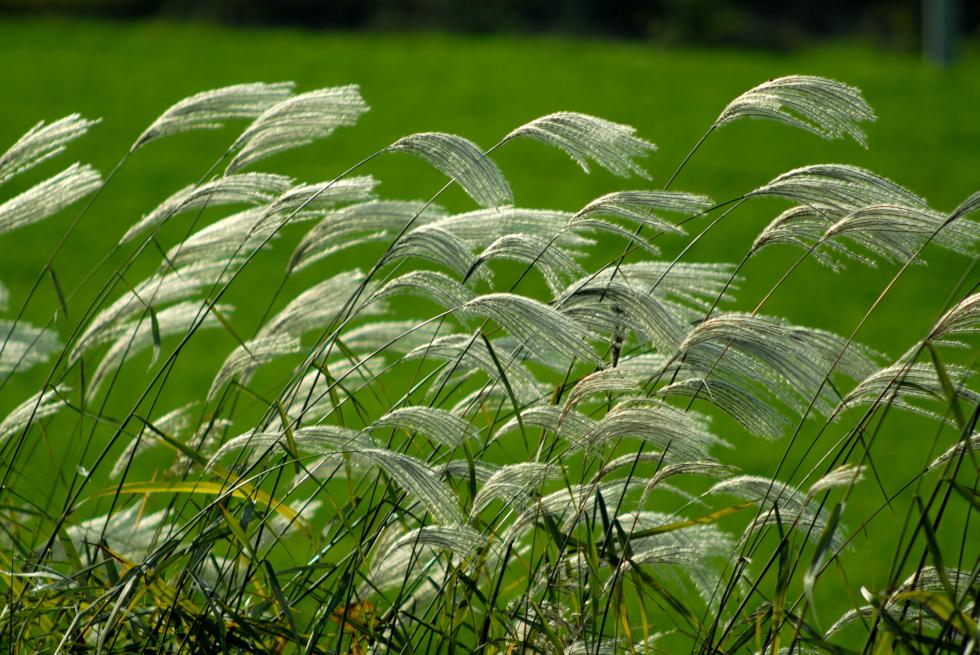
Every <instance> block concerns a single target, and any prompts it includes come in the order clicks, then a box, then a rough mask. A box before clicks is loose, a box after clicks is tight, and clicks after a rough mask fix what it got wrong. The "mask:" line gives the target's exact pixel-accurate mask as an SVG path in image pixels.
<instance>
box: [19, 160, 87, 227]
mask: <svg viewBox="0 0 980 655" xmlns="http://www.w3.org/2000/svg"><path fill="white" fill-rule="evenodd" d="M101 186H102V176H101V175H99V172H98V171H97V170H95V169H94V168H92V167H91V166H89V165H88V164H85V165H82V164H78V163H76V164H72V165H71V166H69V167H68V168H66V169H65V170H63V171H61V172H60V173H58V174H57V175H53V176H52V177H49V178H48V179H46V180H44V181H43V182H39V183H38V184H36V185H34V186H32V187H31V188H30V189H28V190H27V191H24V192H23V193H20V194H18V195H16V196H14V197H13V198H11V199H10V200H7V201H6V202H4V203H3V204H0V234H3V233H4V232H9V231H11V230H14V229H17V228H19V227H23V226H25V225H31V224H32V223H37V222H38V221H42V220H44V219H45V218H48V217H49V216H51V215H53V214H56V213H58V212H59V211H61V210H62V209H64V208H65V207H67V206H68V205H71V204H73V203H75V202H76V201H78V200H80V199H81V198H84V197H85V196H87V195H89V194H90V193H93V192H94V191H96V190H97V189H98V188H99V187H101Z"/></svg>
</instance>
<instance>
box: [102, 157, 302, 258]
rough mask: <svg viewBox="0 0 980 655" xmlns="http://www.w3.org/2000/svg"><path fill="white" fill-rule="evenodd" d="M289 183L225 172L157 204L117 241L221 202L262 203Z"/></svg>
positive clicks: (276, 178) (266, 175)
mask: <svg viewBox="0 0 980 655" xmlns="http://www.w3.org/2000/svg"><path fill="white" fill-rule="evenodd" d="M291 186H292V180H291V179H290V178H288V177H285V176H283V175H272V174H270V173H244V174H242V175H227V176H225V177H219V178H217V179H214V180H212V181H210V182H205V183H204V184H192V185H190V186H187V187H184V188H183V189H181V190H180V191H178V192H176V193H174V194H173V195H172V196H170V197H169V198H167V199H166V200H164V201H163V202H162V203H160V204H159V205H158V206H157V207H156V208H155V209H154V210H153V211H151V212H149V213H148V214H146V215H144V216H143V217H142V218H141V219H140V220H138V221H137V222H136V223H135V224H133V226H132V227H130V228H129V229H128V230H126V233H125V234H123V236H122V238H121V239H120V240H119V243H121V244H123V243H129V242H130V241H132V240H133V239H135V238H136V237H137V236H139V235H140V234H141V233H143V232H145V231H146V230H148V229H149V228H152V227H156V226H158V225H160V224H162V223H163V222H165V221H168V220H170V218H171V217H173V216H176V215H177V214H180V213H183V212H187V211H191V210H194V209H203V208H204V207H216V206H221V205H237V204H245V205H264V204H266V203H269V202H271V201H272V200H274V199H275V198H276V197H277V196H279V194H281V193H283V192H285V191H286V190H287V189H289V188H290V187H291Z"/></svg>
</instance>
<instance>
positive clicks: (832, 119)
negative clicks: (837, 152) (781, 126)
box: [712, 75, 875, 146]
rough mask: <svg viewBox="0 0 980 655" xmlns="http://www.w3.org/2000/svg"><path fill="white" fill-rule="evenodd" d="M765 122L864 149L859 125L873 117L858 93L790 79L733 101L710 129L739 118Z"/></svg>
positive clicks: (817, 80) (820, 80)
mask: <svg viewBox="0 0 980 655" xmlns="http://www.w3.org/2000/svg"><path fill="white" fill-rule="evenodd" d="M742 117H750V118H768V119H771V120H775V121H779V122H781V123H786V124H788V125H791V126H793V127H798V128H801V129H804V130H807V131H808V132H813V133H814V134H817V135H820V136H822V137H824V138H826V139H840V138H843V137H845V136H849V137H851V138H852V139H854V140H855V141H857V142H858V143H860V144H861V145H862V146H866V145H867V144H866V141H865V134H864V131H863V130H862V129H861V123H864V122H869V121H873V120H874V119H875V114H874V112H873V111H872V109H871V107H870V106H869V105H868V103H867V102H865V100H864V98H863V97H862V95H861V92H860V91H859V90H858V89H856V88H854V87H852V86H848V85H846V84H842V83H840V82H836V81H834V80H828V79H827V78H824V77H815V76H813V75H789V76H786V77H780V78H777V79H774V80H769V81H767V82H763V83H762V84H760V85H759V86H757V87H754V88H752V89H749V90H748V91H746V92H745V93H743V94H742V95H740V96H739V97H737V98H735V99H734V100H732V101H731V102H730V103H728V105H727V106H726V107H725V109H724V110H723V111H722V112H721V115H719V116H718V118H717V119H716V120H715V122H714V125H713V126H712V127H720V126H722V125H725V124H727V123H730V122H732V121H734V120H736V119H738V118H742Z"/></svg>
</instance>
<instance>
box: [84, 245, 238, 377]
mask: <svg viewBox="0 0 980 655" xmlns="http://www.w3.org/2000/svg"><path fill="white" fill-rule="evenodd" d="M229 274H230V272H229V271H228V270H227V267H226V265H225V262H223V261H217V262H209V261H204V262H200V263H196V264H191V265H189V266H185V267H181V268H178V269H176V270H172V271H169V272H166V273H157V274H155V275H151V276H150V277H148V278H147V279H145V280H143V281H142V282H140V283H139V284H137V285H136V286H135V287H134V288H133V289H132V290H130V291H127V292H126V293H124V294H123V295H122V296H120V297H119V298H118V299H116V301H115V302H113V303H112V304H111V305H109V306H108V307H106V308H105V309H103V310H101V311H100V312H99V313H98V314H96V316H95V317H94V318H93V319H92V320H91V321H89V324H88V326H86V328H85V331H84V332H82V334H81V336H79V337H78V339H76V341H75V343H74V345H73V347H72V351H71V354H70V355H69V358H68V362H69V363H70V364H71V363H74V362H76V361H78V359H79V357H81V356H82V355H83V354H84V353H85V352H87V351H88V350H89V349H91V348H93V347H95V346H97V345H98V344H100V343H105V342H106V341H111V340H113V339H115V338H117V337H118V336H119V335H120V333H121V332H122V331H125V330H126V329H128V327H127V326H125V324H124V322H125V320H126V319H128V318H130V317H131V316H133V314H136V313H137V312H139V311H141V310H143V309H145V308H146V307H147V305H148V304H153V305H154V306H160V305H164V304H166V303H169V302H173V301H176V300H185V299H187V298H190V297H192V296H194V295H195V294H197V293H199V292H200V291H202V290H203V289H204V288H205V287H207V286H210V285H212V284H219V283H221V282H223V281H225V280H227V279H228V276H229Z"/></svg>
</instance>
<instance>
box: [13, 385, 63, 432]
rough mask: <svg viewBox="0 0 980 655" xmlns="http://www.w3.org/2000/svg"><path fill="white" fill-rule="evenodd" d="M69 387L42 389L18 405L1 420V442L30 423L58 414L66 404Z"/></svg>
mask: <svg viewBox="0 0 980 655" xmlns="http://www.w3.org/2000/svg"><path fill="white" fill-rule="evenodd" d="M68 391H69V389H68V387H66V386H64V385H59V386H57V387H54V388H51V389H46V390H44V391H40V392H38V393H37V394H35V395H33V396H31V397H30V398H28V399H27V400H25V401H24V402H22V403H21V404H19V405H17V407H15V408H14V409H13V411H11V412H10V413H9V414H7V417H6V418H5V419H3V420H2V421H0V443H2V442H4V441H6V440H7V439H8V438H10V437H11V436H13V435H14V434H16V433H17V432H20V431H21V430H23V429H24V428H25V427H27V426H28V425H29V424H30V423H33V422H34V421H37V420H39V419H42V418H46V417H48V416H53V415H54V414H57V413H58V412H59V411H60V410H61V408H62V407H64V405H65V401H64V398H65V396H66V395H67V394H68Z"/></svg>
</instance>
